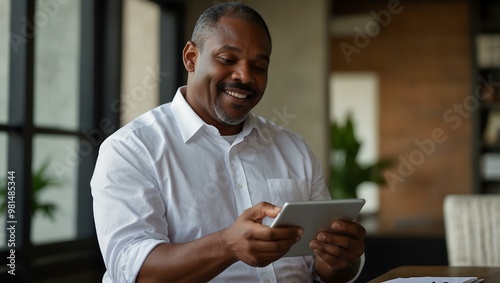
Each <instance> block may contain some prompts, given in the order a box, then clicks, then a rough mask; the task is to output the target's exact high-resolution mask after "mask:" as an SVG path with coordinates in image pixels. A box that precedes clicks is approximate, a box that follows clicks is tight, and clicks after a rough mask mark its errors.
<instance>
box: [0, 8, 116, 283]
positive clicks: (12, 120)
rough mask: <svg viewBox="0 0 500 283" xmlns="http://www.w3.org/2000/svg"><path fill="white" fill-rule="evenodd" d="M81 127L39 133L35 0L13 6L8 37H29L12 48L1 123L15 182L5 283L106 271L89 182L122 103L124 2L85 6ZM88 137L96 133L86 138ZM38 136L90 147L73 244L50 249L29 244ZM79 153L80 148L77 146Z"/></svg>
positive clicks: (1, 276)
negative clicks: (103, 126)
mask: <svg viewBox="0 0 500 283" xmlns="http://www.w3.org/2000/svg"><path fill="white" fill-rule="evenodd" d="M81 3H82V5H81V21H82V23H81V30H80V32H81V34H80V35H81V47H80V48H81V54H80V56H81V57H80V78H79V80H80V89H79V91H80V101H79V105H80V117H79V120H80V123H79V124H80V125H79V129H78V130H76V131H71V130H62V129H58V128H55V127H54V128H52V127H37V126H35V125H34V123H33V102H34V99H33V96H34V65H35V57H34V43H35V40H36V34H35V33H34V30H33V27H32V26H30V25H26V24H25V23H24V22H23V19H24V20H27V21H28V22H34V16H35V0H12V1H11V13H10V14H11V21H10V22H11V27H10V31H11V35H24V36H23V37H22V38H23V43H22V44H18V45H17V48H18V49H17V50H16V51H14V50H13V49H12V48H11V50H10V55H9V57H10V64H9V92H8V95H9V118H8V122H7V124H2V125H0V131H1V132H6V133H7V134H8V170H13V171H15V176H16V179H15V180H16V218H15V220H16V221H17V223H16V234H15V235H16V241H15V244H16V246H15V256H16V262H15V266H16V272H15V273H16V275H15V276H12V275H10V274H8V273H7V272H8V270H9V268H8V267H7V264H8V259H7V257H8V256H9V255H10V248H9V247H8V246H7V249H6V250H5V249H4V250H2V251H0V257H1V266H0V281H1V282H35V281H38V280H44V279H48V278H51V277H54V276H57V277H62V276H65V275H71V274H75V273H76V272H81V271H85V270H97V271H103V270H104V265H103V263H102V258H101V255H100V252H99V249H98V245H97V240H96V236H95V229H94V222H93V215H92V210H91V209H89V207H91V206H92V197H91V194H90V187H89V180H90V176H91V175H92V172H93V168H94V164H95V160H96V157H97V151H98V146H99V144H100V142H102V140H103V139H104V138H105V137H106V136H107V135H109V134H110V133H108V132H106V131H101V130H102V129H101V122H102V121H105V122H106V123H108V125H109V123H111V125H115V126H116V127H118V125H119V116H120V113H119V112H118V110H117V109H112V108H111V107H104V106H103V105H112V102H114V103H119V99H120V71H121V27H122V22H121V21H122V1H120V0H105V1H104V0H85V1H82V2H81ZM84 131H86V132H91V133H94V134H93V135H90V136H89V135H85V134H83V133H84ZM37 134H45V135H52V136H69V137H76V138H78V139H79V141H80V144H81V143H86V145H89V144H91V145H92V151H91V153H90V154H88V153H85V154H84V153H82V152H80V154H79V156H80V163H79V168H78V183H77V197H78V204H79V205H78V207H77V208H76V210H77V227H76V230H77V233H76V234H77V235H76V239H74V240H68V241H59V242H55V243H50V244H42V245H34V244H33V243H32V242H31V238H30V234H31V216H30V215H31V183H32V178H31V175H32V172H31V171H32V169H31V167H32V160H33V149H32V147H33V137H34V136H35V135H37ZM79 150H81V148H80V147H79Z"/></svg>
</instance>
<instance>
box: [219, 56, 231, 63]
mask: <svg viewBox="0 0 500 283" xmlns="http://www.w3.org/2000/svg"><path fill="white" fill-rule="evenodd" d="M219 61H221V62H222V63H224V64H232V63H234V60H233V59H229V58H225V57H219Z"/></svg>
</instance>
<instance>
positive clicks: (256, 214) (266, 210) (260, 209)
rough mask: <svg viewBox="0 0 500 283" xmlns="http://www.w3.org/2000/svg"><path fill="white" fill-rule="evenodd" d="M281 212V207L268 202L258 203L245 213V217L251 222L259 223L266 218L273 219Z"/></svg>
mask: <svg viewBox="0 0 500 283" xmlns="http://www.w3.org/2000/svg"><path fill="white" fill-rule="evenodd" d="M280 211H281V207H279V206H275V205H273V204H270V203H268V202H261V203H258V204H256V205H254V206H252V207H250V208H249V209H247V210H246V211H245V214H247V215H246V216H247V217H248V218H249V219H251V220H253V221H259V222H260V220H262V219H264V218H265V217H266V216H267V217H271V218H275V217H276V216H278V214H279V213H280Z"/></svg>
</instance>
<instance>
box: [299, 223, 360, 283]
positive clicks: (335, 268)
mask: <svg viewBox="0 0 500 283" xmlns="http://www.w3.org/2000/svg"><path fill="white" fill-rule="evenodd" d="M331 227H332V229H333V231H332V232H320V233H318V235H317V237H316V239H314V240H312V241H311V242H310V244H309V246H310V247H311V248H312V249H314V254H315V257H316V260H315V271H316V273H317V274H318V275H319V276H320V277H321V278H322V279H323V280H324V281H330V280H332V279H341V280H342V281H347V280H349V279H351V278H352V277H353V276H354V275H355V274H356V271H357V268H356V269H355V268H354V267H357V266H358V265H359V257H360V256H361V255H362V254H363V253H364V251H365V243H364V238H365V235H366V230H365V228H363V226H361V225H359V224H358V223H355V222H345V221H335V222H333V223H332V226H331Z"/></svg>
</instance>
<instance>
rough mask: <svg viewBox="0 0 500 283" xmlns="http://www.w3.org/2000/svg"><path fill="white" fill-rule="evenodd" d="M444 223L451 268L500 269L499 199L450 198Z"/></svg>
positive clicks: (455, 196)
mask: <svg viewBox="0 0 500 283" xmlns="http://www.w3.org/2000/svg"><path fill="white" fill-rule="evenodd" d="M444 223H445V233H446V245H447V250H448V261H449V265H450V266H500V195H448V196H446V197H445V199H444Z"/></svg>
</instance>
